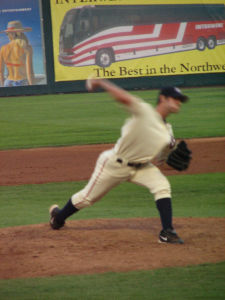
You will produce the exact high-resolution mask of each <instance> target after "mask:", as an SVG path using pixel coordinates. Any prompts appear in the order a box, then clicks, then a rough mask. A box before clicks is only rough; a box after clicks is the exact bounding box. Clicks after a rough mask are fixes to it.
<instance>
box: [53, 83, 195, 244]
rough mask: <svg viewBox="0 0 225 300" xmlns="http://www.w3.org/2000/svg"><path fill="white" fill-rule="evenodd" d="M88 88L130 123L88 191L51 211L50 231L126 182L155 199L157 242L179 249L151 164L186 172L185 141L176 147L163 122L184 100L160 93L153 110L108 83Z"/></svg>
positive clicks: (165, 192) (163, 189)
mask: <svg viewBox="0 0 225 300" xmlns="http://www.w3.org/2000/svg"><path fill="white" fill-rule="evenodd" d="M86 87H87V89H88V91H90V92H91V91H94V90H96V89H97V88H102V89H104V90H106V91H107V92H108V93H109V94H110V95H111V96H113V98H114V99H115V100H116V101H118V102H119V103H121V104H122V105H123V106H124V108H125V109H127V110H128V112H129V113H130V115H131V117H130V118H129V119H128V120H127V121H126V122H125V124H124V125H123V127H122V129H121V137H120V138H119V140H118V141H117V142H116V144H115V146H114V147H113V148H112V149H109V150H107V151H104V152H103V153H101V154H100V156H99V158H98V160H97V162H96V166H95V169H94V172H93V174H92V176H91V178H90V180H89V182H88V183H87V185H86V186H85V187H84V188H83V189H82V190H81V191H79V192H77V193H75V194H74V195H72V197H71V198H70V199H69V201H68V202H67V203H66V205H65V206H64V208H62V209H59V207H58V205H56V204H55V205H52V206H51V207H50V210H49V212H50V226H51V228H52V229H60V228H61V227H63V226H64V224H65V220H66V218H68V217H69V216H71V215H72V214H74V213H76V212H78V211H79V210H81V209H83V208H85V207H87V206H90V205H93V204H94V203H95V202H96V201H98V200H100V199H101V198H102V197H103V196H104V195H105V194H106V193H107V192H109V191H110V190H111V189H112V188H113V187H115V186H117V185H118V184H120V183H122V182H125V181H129V182H132V183H135V184H138V185H141V186H145V187H146V188H148V189H149V191H150V192H151V193H152V194H153V196H154V199H155V202H156V207H157V209H158V211H159V215H160V219H161V223H162V229H161V231H160V233H159V242H161V243H178V244H182V243H183V240H182V239H181V238H180V237H179V236H178V235H177V233H176V231H175V230H174V227H173V224H172V203H171V188H170V184H169V182H168V180H167V178H166V177H165V176H164V175H163V174H162V172H161V171H160V170H159V168H158V167H157V166H156V165H155V164H153V160H154V161H159V162H162V161H166V162H167V163H168V164H169V165H170V166H172V167H173V168H175V169H176V170H179V171H182V170H185V169H187V168H188V165H189V163H190V159H191V151H190V150H189V149H188V148H187V144H186V143H185V142H184V141H181V142H180V143H178V144H176V142H175V139H174V136H173V132H172V127H171V125H170V124H167V122H166V118H167V116H168V115H170V114H172V113H178V112H179V110H180V106H181V104H182V103H183V102H186V101H187V100H188V97H187V96H185V95H183V94H182V92H181V91H180V90H179V89H178V88H176V87H166V88H163V89H162V90H161V91H160V93H159V98H158V102H157V105H156V108H153V107H152V106H151V105H150V104H148V103H146V102H144V101H143V100H142V99H140V98H138V97H136V96H133V95H131V94H130V93H128V92H127V91H125V90H124V89H122V88H120V87H118V86H116V85H114V84H113V83H111V82H109V81H108V80H104V79H95V78H90V79H88V80H87V82H86Z"/></svg>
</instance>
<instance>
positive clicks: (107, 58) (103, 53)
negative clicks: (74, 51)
mask: <svg viewBox="0 0 225 300" xmlns="http://www.w3.org/2000/svg"><path fill="white" fill-rule="evenodd" d="M113 62H114V54H113V51H112V50H111V49H101V50H98V52H97V54H96V65H98V66H99V67H102V68H106V67H109V66H110V65H111V64H112V63H113Z"/></svg>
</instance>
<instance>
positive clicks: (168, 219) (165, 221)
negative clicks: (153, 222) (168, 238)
mask: <svg viewBox="0 0 225 300" xmlns="http://www.w3.org/2000/svg"><path fill="white" fill-rule="evenodd" d="M156 206H157V208H158V211H159V214H160V218H161V223H162V227H163V229H164V230H165V229H168V228H170V229H173V226H172V203H171V198H162V199H159V200H157V201H156Z"/></svg>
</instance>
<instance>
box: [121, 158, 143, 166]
mask: <svg viewBox="0 0 225 300" xmlns="http://www.w3.org/2000/svg"><path fill="white" fill-rule="evenodd" d="M116 161H117V162H118V163H120V164H122V163H123V160H122V159H121V158H117V160H116ZM127 165H128V167H133V168H141V167H142V166H144V165H146V163H133V162H128V163H127Z"/></svg>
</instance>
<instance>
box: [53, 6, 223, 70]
mask: <svg viewBox="0 0 225 300" xmlns="http://www.w3.org/2000/svg"><path fill="white" fill-rule="evenodd" d="M222 44H225V7H224V5H220V4H215V5H208V4H204V5H200V4H199V5H196V4H193V5H191V4H189V5H185V4H179V5H96V6H95V5H87V6H80V7H75V8H72V9H70V10H69V11H68V12H67V13H66V14H65V16H64V19H63V22H62V24H61V28H60V39H59V57H58V59H59V62H60V63H61V64H62V65H64V66H68V67H81V66H90V65H97V66H99V67H102V68H106V67H109V66H110V65H111V64H112V63H115V62H118V61H124V60H129V59H137V58H143V57H151V56H157V55H163V54H169V53H174V52H181V51H189V50H195V49H196V50H198V51H204V50H205V49H206V48H208V49H210V50H212V49H214V48H215V47H216V46H219V45H222Z"/></svg>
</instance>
